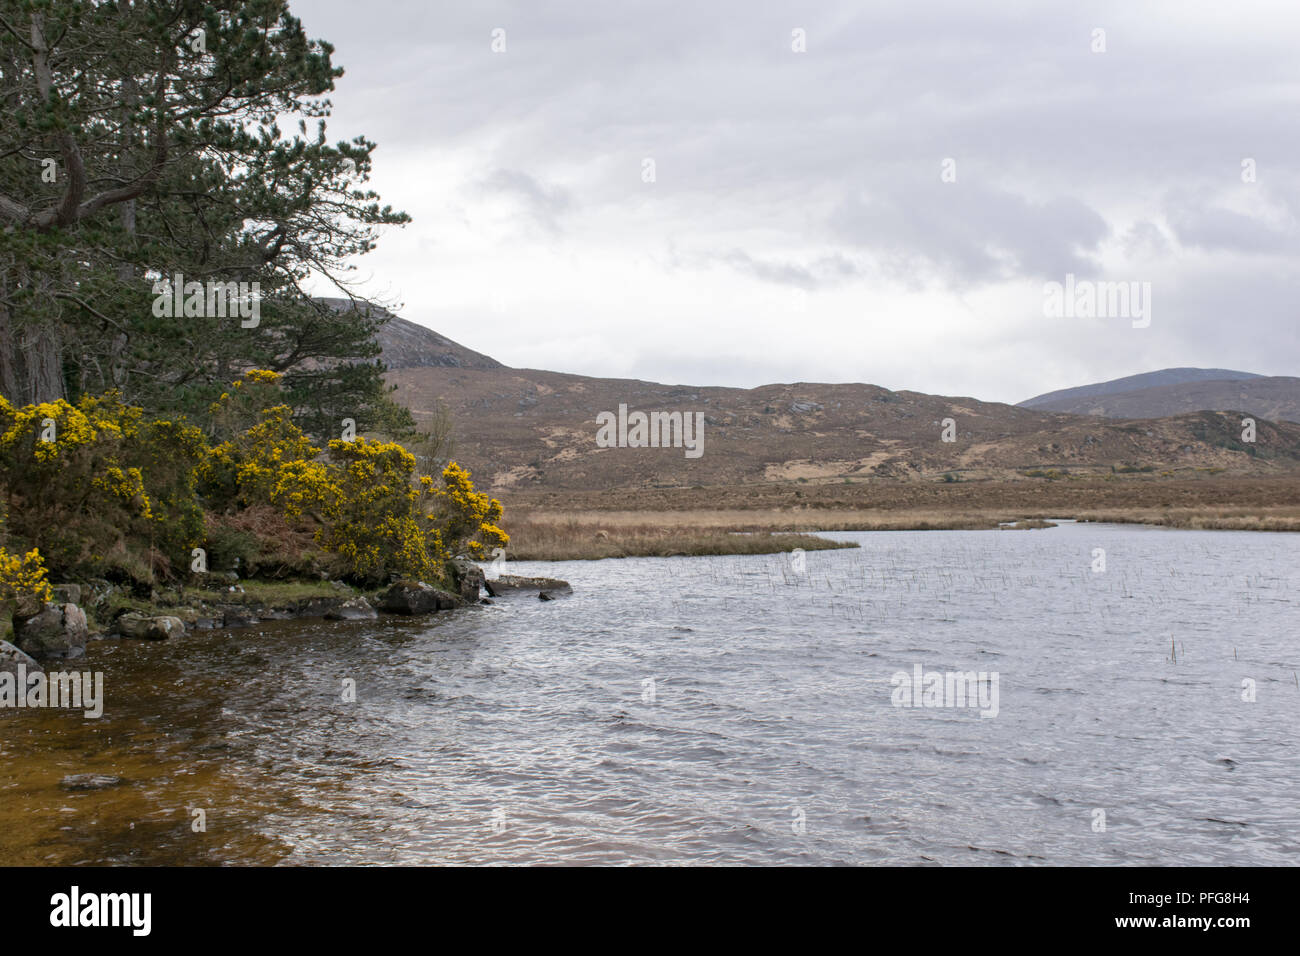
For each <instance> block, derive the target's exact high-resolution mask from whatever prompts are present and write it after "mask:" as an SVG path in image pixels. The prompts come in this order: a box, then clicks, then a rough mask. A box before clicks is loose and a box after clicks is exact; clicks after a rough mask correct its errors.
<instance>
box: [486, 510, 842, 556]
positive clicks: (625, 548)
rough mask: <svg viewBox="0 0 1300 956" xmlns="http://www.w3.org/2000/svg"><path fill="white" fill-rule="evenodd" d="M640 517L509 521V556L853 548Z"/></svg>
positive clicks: (792, 536) (804, 536) (550, 517)
mask: <svg viewBox="0 0 1300 956" xmlns="http://www.w3.org/2000/svg"><path fill="white" fill-rule="evenodd" d="M639 517H640V518H641V519H642V520H640V521H637V522H623V523H606V524H603V525H597V524H593V523H591V522H586V521H582V520H579V519H578V517H577V516H574V515H563V516H554V515H540V516H537V517H536V518H521V519H519V520H516V521H514V522H513V523H512V529H511V531H510V556H511V558H513V559H514V560H516V561H589V560H596V559H598V558H669V557H678V556H699V555H706V554H775V553H778V552H783V551H793V550H794V549H796V548H802V549H803V550H804V551H827V550H831V549H835V548H855V547H857V545H856V544H851V543H848V542H842V541H831V540H829V539H827V538H818V537H815V536H813V535H808V534H792V533H779V532H778V533H773V532H772V531H771V530H768V529H760V528H736V529H730V528H722V527H715V528H700V527H696V528H691V527H687V526H685V525H682V524H678V523H676V522H674V523H668V524H665V523H663V522H658V521H656V520H655V518H656V516H654V515H640V516H639ZM737 532H743V533H737Z"/></svg>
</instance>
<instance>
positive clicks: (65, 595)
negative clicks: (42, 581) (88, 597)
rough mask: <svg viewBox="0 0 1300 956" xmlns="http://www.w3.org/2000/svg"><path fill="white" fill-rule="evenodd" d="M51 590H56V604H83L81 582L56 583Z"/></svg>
mask: <svg viewBox="0 0 1300 956" xmlns="http://www.w3.org/2000/svg"><path fill="white" fill-rule="evenodd" d="M50 590H51V591H53V592H54V603H55V604H75V605H77V606H78V607H80V606H81V585H80V584H55V585H51V587H50Z"/></svg>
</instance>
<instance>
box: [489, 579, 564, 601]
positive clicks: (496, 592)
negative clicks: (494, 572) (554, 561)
mask: <svg viewBox="0 0 1300 956" xmlns="http://www.w3.org/2000/svg"><path fill="white" fill-rule="evenodd" d="M484 586H485V587H486V588H487V591H488V594H490V595H492V596H493V597H500V596H501V595H503V594H510V593H511V592H514V591H543V592H548V593H547V596H546V597H545V598H543V600H546V601H550V600H553V598H552V597H551V595H550V593H549V592H551V591H561V592H564V591H568V592H572V591H573V588H571V587H570V586H569V582H568V581H561V580H560V579H559V578H525V577H521V576H520V575H518V574H503V575H501V576H500V577H497V578H492V579H491V580H489V581H487V582H486V584H485V585H484Z"/></svg>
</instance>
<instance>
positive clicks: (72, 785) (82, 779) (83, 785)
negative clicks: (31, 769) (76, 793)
mask: <svg viewBox="0 0 1300 956" xmlns="http://www.w3.org/2000/svg"><path fill="white" fill-rule="evenodd" d="M124 783H126V781H125V780H123V779H122V778H121V777H114V776H113V775H111V774H107V773H74V774H69V775H68V776H66V777H64V778H63V779H62V780H60V781H59V786H61V787H62V788H63V789H64V790H107V789H109V788H110V787H120V786H122V784H124Z"/></svg>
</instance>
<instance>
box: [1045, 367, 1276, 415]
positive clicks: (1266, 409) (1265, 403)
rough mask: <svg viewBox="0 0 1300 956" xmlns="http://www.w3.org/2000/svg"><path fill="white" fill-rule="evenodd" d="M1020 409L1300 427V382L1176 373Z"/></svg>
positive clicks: (1070, 393)
mask: <svg viewBox="0 0 1300 956" xmlns="http://www.w3.org/2000/svg"><path fill="white" fill-rule="evenodd" d="M1116 386H1118V387H1116ZM1020 407H1021V408H1031V409H1035V410H1037V411H1052V412H1066V413H1069V414H1071V415H1099V416H1101V417H1103V418H1165V417H1167V416H1169V415H1183V414H1186V413H1188V412H1200V411H1218V412H1244V413H1246V414H1249V415H1253V416H1255V417H1257V418H1265V419H1269V420H1271V421H1291V422H1300V378H1292V377H1290V376H1282V375H1278V376H1264V375H1254V374H1252V373H1250V372H1234V371H1230V370H1228V369H1199V368H1197V369H1193V368H1187V369H1184V368H1171V369H1164V370H1162V371H1159V372H1148V373H1147V374H1145V375H1132V376H1129V377H1128V378H1121V379H1116V380H1115V381H1114V382H1102V383H1100V384H1098V385H1085V386H1083V387H1082V388H1070V389H1064V390H1063V391H1059V392H1049V393H1048V394H1046V395H1040V396H1038V397H1037V398H1031V399H1029V401H1027V402H1021V403H1020Z"/></svg>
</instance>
